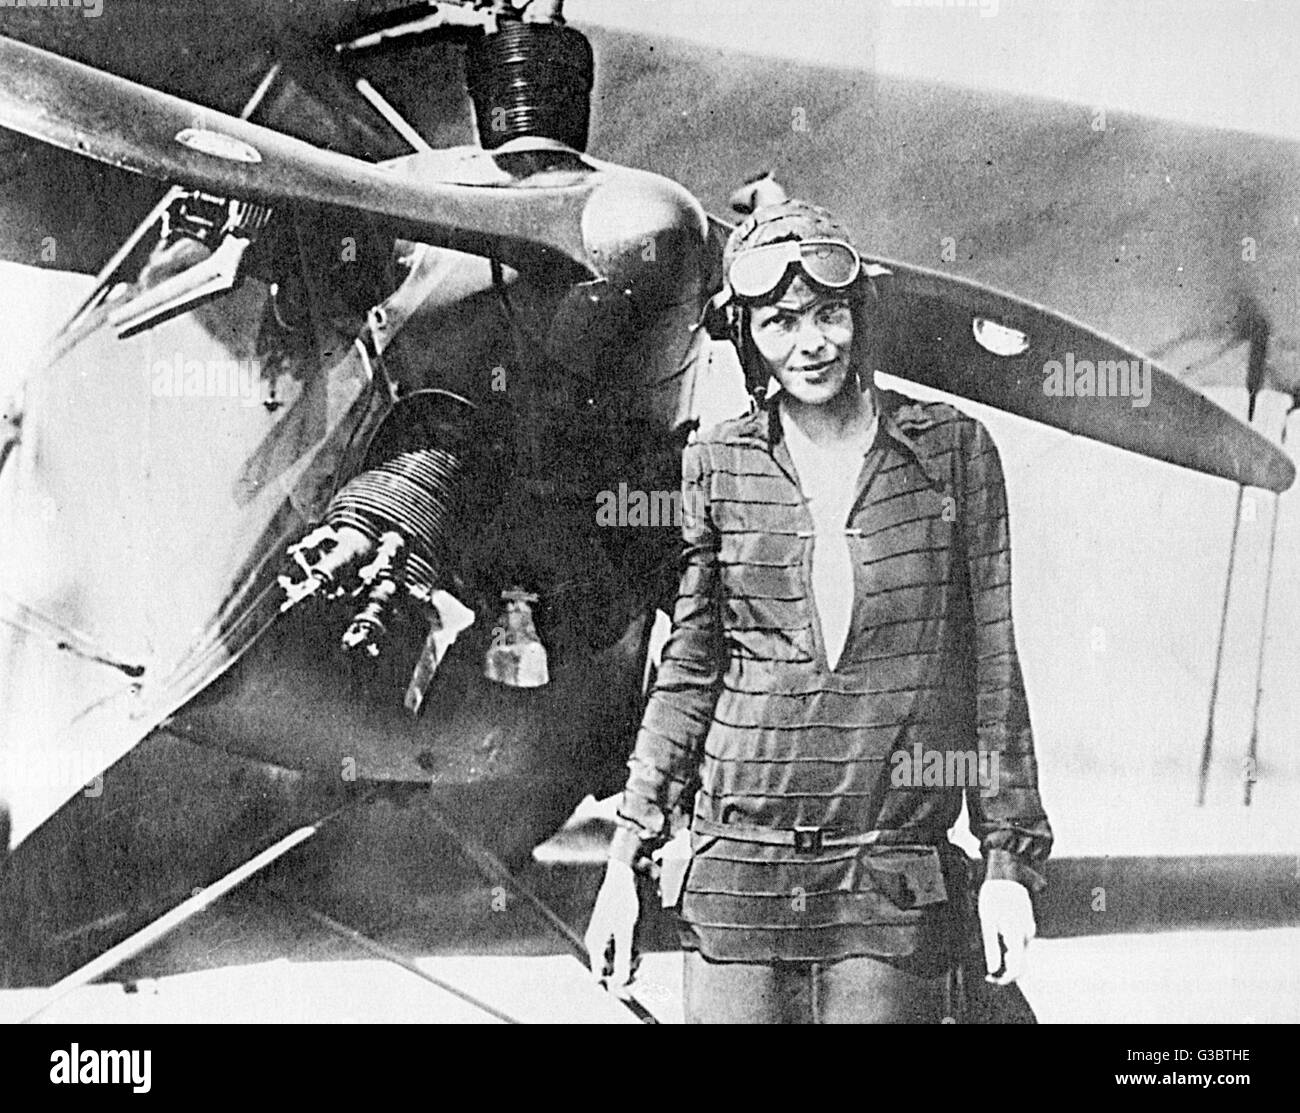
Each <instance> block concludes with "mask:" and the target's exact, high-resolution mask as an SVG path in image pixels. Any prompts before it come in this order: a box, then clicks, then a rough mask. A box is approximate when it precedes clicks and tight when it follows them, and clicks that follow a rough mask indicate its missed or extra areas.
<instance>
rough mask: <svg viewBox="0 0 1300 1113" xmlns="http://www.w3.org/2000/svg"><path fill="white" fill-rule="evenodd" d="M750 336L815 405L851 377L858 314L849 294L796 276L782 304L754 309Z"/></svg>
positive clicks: (781, 376)
mask: <svg viewBox="0 0 1300 1113" xmlns="http://www.w3.org/2000/svg"><path fill="white" fill-rule="evenodd" d="M749 332H750V336H751V338H752V339H753V341H754V347H755V348H757V349H758V354H759V355H760V356H761V357H762V359H763V360H764V362H765V363H766V364H767V369H768V371H769V372H770V373H771V374H772V376H773V377H774V378H775V379H776V381H777V382H779V383H780V384H781V387H782V389H783V390H786V391H788V392H789V394H790V397H791V398H793V399H795V400H797V401H799V402H803V403H806V404H807V405H810V406H820V405H824V404H825V403H827V402H829V401H831V399H833V398H835V397H836V396H837V395H838V394H839V393H840V391H841V390H842V389H843V387H844V383H845V381H846V380H847V379H848V377H849V372H850V366H849V361H850V358H851V356H852V351H853V310H852V307H851V306H850V304H849V299H848V295H847V294H845V293H843V292H840V291H834V290H829V291H818V290H817V289H816V288H815V287H813V286H810V285H809V284H808V283H807V282H806V281H805V280H804V278H803V276H802V275H799V276H796V277H795V279H794V281H793V282H791V283H790V286H789V288H788V289H787V290H786V292H785V293H784V294H783V295H782V296H781V300H780V301H777V302H774V303H773V304H771V305H760V306H756V307H755V308H754V309H752V310H751V311H750V315H749Z"/></svg>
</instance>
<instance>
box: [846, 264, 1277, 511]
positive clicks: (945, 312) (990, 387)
mask: <svg viewBox="0 0 1300 1113" xmlns="http://www.w3.org/2000/svg"><path fill="white" fill-rule="evenodd" d="M869 261H870V262H873V263H876V264H878V265H880V266H883V267H884V268H886V269H887V270H888V271H889V272H890V273H889V275H888V276H885V277H883V278H880V279H877V284H878V287H879V289H880V291H881V298H882V302H883V304H884V308H885V317H886V319H887V320H888V321H889V325H888V328H887V330H886V331H885V335H884V337H883V338H882V339H881V340H880V341H879V342H878V343H877V345H876V351H875V353H874V354H875V355H876V357H877V359H878V360H879V362H878V364H877V366H878V367H879V368H880V369H881V370H884V371H888V372H889V373H891V374H894V375H898V376H900V377H902V378H905V379H910V380H912V381H913V382H918V383H922V384H924V385H926V386H930V387H934V388H935V389H937V390H943V391H947V392H948V393H950V394H956V395H960V396H961V397H963V398H969V399H970V400H971V401H974V402H980V403H982V404H984V405H988V406H994V407H996V408H997V409H1000V410H1005V411H1006V412H1007V413H1013V414H1017V415H1019V416H1020V417H1026V418H1029V419H1031V420H1033V421H1038V422H1041V423H1043V424H1044V425H1051V426H1053V427H1055V428H1057V429H1063V430H1065V431H1066V432H1068V433H1074V434H1077V435H1079V436H1084V437H1089V438H1091V439H1092V440H1097V441H1101V442H1103V443H1104V444H1112V445H1115V446H1117V447H1119V448H1125V449H1128V450H1129V451H1130V452H1137V453H1140V454H1141V455H1143V456H1150V457H1152V458H1153V459H1156V460H1164V461H1166V462H1167V463H1171V464H1177V465H1179V466H1180V467H1185V468H1191V469H1193V470H1195V471H1199V472H1205V473H1207V474H1209V475H1215V476H1220V477H1221V478H1224V479H1230V480H1233V481H1234V482H1236V483H1240V484H1245V485H1247V486H1253V487H1262V488H1264V489H1266V490H1269V491H1277V492H1281V491H1284V490H1286V489H1287V488H1288V487H1290V486H1291V484H1292V483H1293V482H1294V480H1295V465H1294V464H1293V463H1292V461H1291V459H1290V457H1289V456H1288V455H1287V454H1286V452H1285V451H1284V450H1283V449H1281V448H1279V447H1278V446H1277V445H1275V444H1274V443H1273V442H1272V441H1270V440H1268V438H1266V437H1264V436H1262V435H1261V434H1259V433H1257V432H1256V431H1255V430H1254V429H1251V428H1249V427H1248V426H1247V425H1245V424H1244V423H1242V422H1240V421H1238V420H1237V419H1236V418H1234V417H1233V416H1232V415H1231V414H1229V413H1228V412H1227V411H1226V410H1224V409H1222V408H1221V407H1219V406H1217V405H1215V403H1213V402H1211V401H1210V400H1209V399H1208V398H1206V397H1205V396H1204V395H1202V394H1201V393H1199V392H1198V391H1196V390H1194V389H1192V388H1191V387H1189V386H1186V385H1185V384H1183V383H1182V382H1180V381H1179V380H1178V379H1176V378H1175V377H1174V376H1173V375H1171V374H1169V373H1168V372H1166V371H1163V370H1161V369H1160V368H1159V367H1157V366H1155V364H1153V363H1152V362H1151V361H1150V360H1146V359H1144V358H1143V357H1142V356H1141V355H1139V354H1138V353H1136V352H1134V351H1132V350H1130V349H1127V348H1125V347H1123V346H1122V345H1120V344H1118V343H1117V342H1116V341H1114V340H1110V339H1108V338H1107V337H1104V336H1102V335H1100V334H1099V333H1096V332H1093V331H1092V330H1090V329H1088V328H1086V327H1085V326H1083V325H1081V324H1079V323H1077V322H1075V321H1071V320H1070V319H1068V318H1067V317H1064V316H1061V315H1060V314H1057V313H1053V312H1051V311H1050V310H1048V309H1045V308H1043V307H1041V306H1036V305H1032V304H1030V303H1029V302H1026V301H1022V300H1020V299H1018V298H1014V297H1012V296H1010V295H1008V294H1004V293H1000V292H999V291H996V290H993V289H991V288H989V287H987V286H983V285H980V284H978V283H975V282H969V281H965V280H962V279H957V278H953V277H951V276H950V275H945V274H940V273H938V272H936V271H931V270H927V269H924V268H921V267H912V266H907V265H904V264H901V263H895V262H893V261H891V260H887V259H871V260H869Z"/></svg>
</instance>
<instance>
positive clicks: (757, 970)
mask: <svg viewBox="0 0 1300 1113" xmlns="http://www.w3.org/2000/svg"><path fill="white" fill-rule="evenodd" d="M683 958H684V968H683V987H682V988H683V999H684V1003H685V1010H686V1023H687V1024H938V1023H940V1022H942V1021H943V1019H944V1010H945V996H944V986H945V982H946V978H947V976H946V975H940V976H939V977H935V978H924V977H920V976H918V975H916V974H912V973H908V972H907V971H906V970H902V969H899V968H898V967H897V966H894V965H891V964H890V963H889V962H888V961H887V960H885V959H880V958H866V957H862V958H843V959H839V960H837V961H835V962H774V963H751V962H711V961H710V960H709V959H707V958H705V957H704V956H703V955H701V954H700V953H699V952H698V951H687V952H685V954H684V956H683Z"/></svg>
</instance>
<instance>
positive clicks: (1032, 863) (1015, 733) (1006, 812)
mask: <svg viewBox="0 0 1300 1113" xmlns="http://www.w3.org/2000/svg"><path fill="white" fill-rule="evenodd" d="M962 425H963V433H962V453H961V457H962V467H963V483H962V493H963V498H964V505H963V506H962V508H961V509H960V510H959V511H958V517H959V521H960V523H961V527H962V534H963V537H964V540H965V547H966V562H967V569H968V573H969V583H970V595H971V606H972V611H973V616H974V631H973V644H974V653H975V688H976V691H975V702H976V713H975V714H976V729H977V733H978V745H979V749H980V752H981V755H983V754H984V753H988V754H989V755H990V756H989V757H988V758H987V759H985V758H983V757H982V756H981V768H982V769H983V768H986V766H984V764H983V762H984V761H985V760H987V761H988V762H989V765H988V768H989V769H990V774H991V775H990V777H989V778H988V782H989V783H988V785H987V787H981V786H979V785H976V786H973V787H970V788H968V789H967V790H966V807H967V811H968V812H969V815H970V822H971V830H972V832H973V833H974V835H975V836H976V838H978V839H979V841H980V847H981V850H982V852H983V854H984V857H985V860H986V862H987V870H986V873H985V877H986V878H988V879H990V880H994V879H1010V880H1013V881H1019V882H1021V883H1022V884H1024V885H1025V886H1026V887H1027V888H1029V889H1030V890H1032V891H1034V892H1037V891H1038V890H1039V889H1041V888H1042V887H1043V885H1044V884H1045V881H1044V879H1043V876H1042V874H1041V872H1040V871H1041V868H1042V864H1043V862H1044V861H1045V860H1046V859H1047V855H1048V853H1049V852H1050V850H1051V847H1052V829H1051V827H1050V825H1049V824H1048V822H1047V816H1046V814H1045V813H1044V811H1043V804H1042V801H1041V800H1040V799H1039V797H1038V766H1037V762H1036V761H1035V759H1034V740H1033V734H1032V732H1031V731H1030V727H1029V705H1028V702H1027V701H1026V698H1025V687H1024V680H1023V678H1022V677H1021V673H1020V662H1019V659H1018V658H1017V656H1016V641H1015V632H1014V629H1013V626H1012V617H1011V543H1010V532H1009V527H1008V522H1007V496H1006V486H1005V484H1004V481H1003V476H1002V462H1001V459H1000V458H999V455H998V450H997V446H996V445H995V444H994V443H993V439H992V437H990V436H989V433H988V430H986V429H985V428H984V426H983V425H981V424H980V423H979V422H975V421H971V422H963V423H962ZM995 763H996V764H995Z"/></svg>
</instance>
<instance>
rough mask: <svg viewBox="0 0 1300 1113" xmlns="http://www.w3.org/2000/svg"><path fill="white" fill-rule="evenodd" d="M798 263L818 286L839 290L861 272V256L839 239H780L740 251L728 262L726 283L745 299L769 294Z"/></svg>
mask: <svg viewBox="0 0 1300 1113" xmlns="http://www.w3.org/2000/svg"><path fill="white" fill-rule="evenodd" d="M795 263H798V264H799V266H800V267H802V268H803V271H804V273H805V274H806V275H807V276H808V277H809V278H810V279H812V281H813V282H815V283H816V284H817V285H818V286H825V287H827V288H828V289H831V290H842V289H844V288H845V287H846V286H851V285H853V283H854V282H855V281H856V280H857V277H858V275H859V274H861V273H862V259H861V257H860V256H859V255H858V253H857V251H855V250H854V249H853V247H852V246H851V245H849V244H847V243H845V242H844V241H843V240H829V239H821V240H782V241H781V242H779V243H769V244H764V245H763V246H762V247H754V248H749V249H748V250H746V251H742V252H741V253H740V254H738V255H737V256H736V257H735V259H733V260H732V262H731V269H730V270H729V271H728V272H727V283H728V285H730V287H731V291H732V293H733V294H734V295H735V296H736V297H738V298H743V299H745V300H747V301H752V300H754V299H756V298H763V297H766V296H767V295H769V294H771V293H772V292H773V291H774V290H775V289H776V288H777V287H778V286H779V285H780V284H781V282H782V280H783V279H784V278H785V276H786V272H787V271H788V270H789V269H790V267H791V266H793V265H794V264H795Z"/></svg>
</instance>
